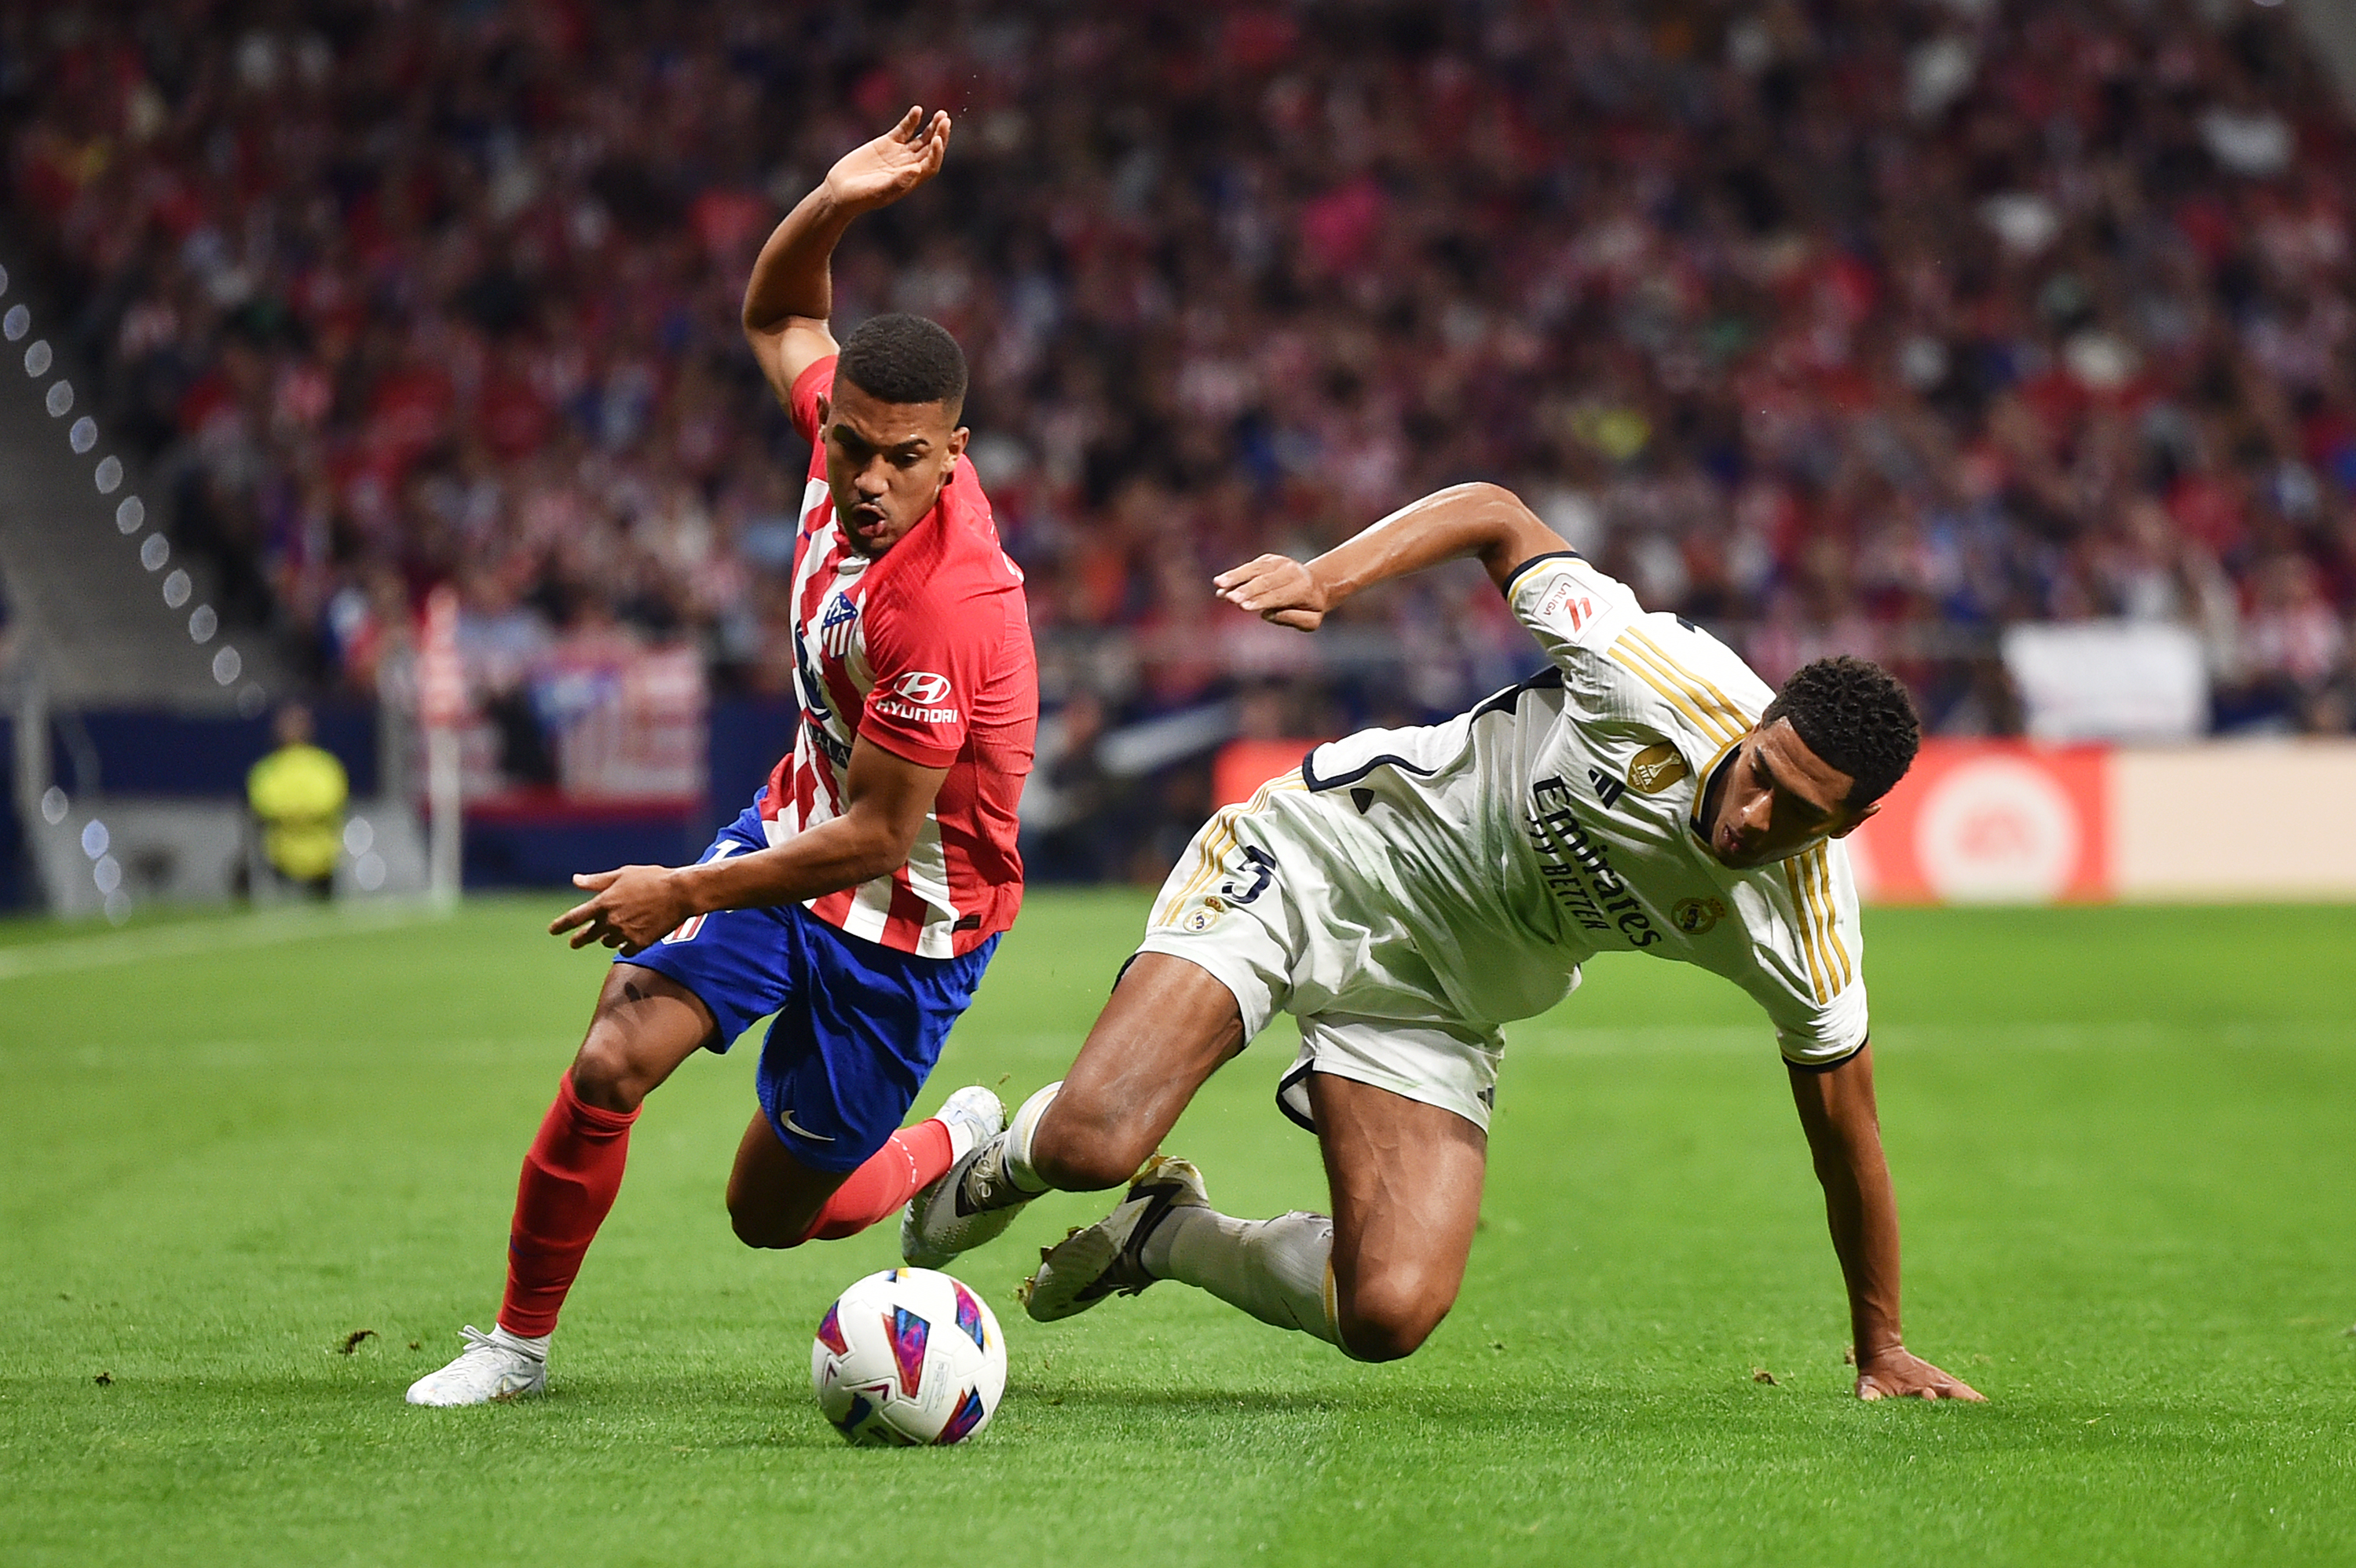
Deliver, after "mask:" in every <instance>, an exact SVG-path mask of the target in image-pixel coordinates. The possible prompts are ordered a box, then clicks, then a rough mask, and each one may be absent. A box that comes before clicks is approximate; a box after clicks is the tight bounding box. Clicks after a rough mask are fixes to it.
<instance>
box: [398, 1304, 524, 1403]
mask: <svg viewBox="0 0 2356 1568" xmlns="http://www.w3.org/2000/svg"><path fill="white" fill-rule="evenodd" d="M464 1336H465V1339H466V1349H464V1350H462V1351H460V1352H459V1354H458V1359H457V1360H455V1361H453V1362H451V1363H450V1364H449V1365H448V1366H446V1367H444V1368H443V1369H442V1370H441V1371H438V1372H428V1373H426V1374H425V1375H424V1376H423V1377H422V1378H420V1379H418V1380H417V1381H415V1382H413V1383H412V1384H410V1385H409V1403H412V1404H439V1405H452V1404H489V1403H491V1402H492V1401H494V1400H510V1399H524V1398H528V1397H530V1395H532V1394H536V1393H546V1392H548V1337H547V1336H546V1335H542V1336H541V1338H539V1339H523V1338H521V1337H520V1336H519V1335H514V1334H510V1333H509V1332H508V1331H507V1330H506V1329H504V1328H492V1330H491V1331H490V1332H489V1333H487V1334H486V1333H484V1332H483V1331H482V1330H481V1329H480V1328H476V1327H475V1326H474V1325H473V1324H471V1323H469V1324H468V1325H466V1329H465V1331H464Z"/></svg>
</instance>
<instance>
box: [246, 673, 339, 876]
mask: <svg viewBox="0 0 2356 1568" xmlns="http://www.w3.org/2000/svg"><path fill="white" fill-rule="evenodd" d="M276 732H277V736H278V749H277V750H276V751H274V752H271V753H270V754H269V755H268V756H266V757H264V758H262V761H260V762H258V763H254V764H253V769H252V772H251V773H247V774H246V779H245V795H246V802H247V805H249V806H250V807H251V808H252V812H253V819H254V821H255V823H256V824H257V825H258V826H259V827H261V829H262V859H263V860H264V861H265V862H266V863H267V865H268V867H269V869H270V871H271V872H272V873H273V874H274V875H276V876H277V877H278V879H279V880H281V881H284V882H285V883H287V884H288V885H289V886H292V887H296V888H300V889H302V890H303V891H305V892H307V893H310V894H311V895H313V896H314V897H316V898H326V897H327V895H328V894H329V893H330V892H332V891H334V889H335V878H336V857H337V855H339V854H341V853H342V852H343V847H344V838H343V833H344V803H345V801H346V800H348V798H349V797H350V794H351V788H350V785H349V784H348V781H347V780H346V779H345V777H344V764H343V763H339V762H337V760H336V758H335V755H334V753H332V752H324V751H321V750H320V749H319V748H318V747H316V746H315V745H313V744H312V743H311V710H310V709H307V708H305V707H304V706H303V705H302V704H300V703H296V702H290V703H288V704H287V705H286V706H285V707H284V708H281V709H279V710H278V718H277V723H276Z"/></svg>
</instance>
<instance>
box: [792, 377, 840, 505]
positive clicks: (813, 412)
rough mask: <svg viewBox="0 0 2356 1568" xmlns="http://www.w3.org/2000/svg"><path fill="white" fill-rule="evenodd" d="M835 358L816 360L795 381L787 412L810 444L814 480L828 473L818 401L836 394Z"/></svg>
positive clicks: (798, 430) (811, 469)
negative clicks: (820, 434)
mask: <svg viewBox="0 0 2356 1568" xmlns="http://www.w3.org/2000/svg"><path fill="white" fill-rule="evenodd" d="M834 361H835V356H833V355H831V354H830V355H828V356H827V357H825V358H823V359H819V360H815V361H813V362H812V363H811V365H810V368H809V369H807V370H805V371H803V372H802V373H801V374H800V375H798V376H797V377H795V378H794V393H793V396H792V397H791V398H789V399H787V401H786V412H787V414H788V415H789V416H791V418H792V420H793V421H794V429H795V431H796V432H798V433H799V434H800V436H801V438H802V439H803V440H804V441H806V442H809V443H810V476H811V477H812V478H816V477H818V476H819V475H822V474H824V473H825V472H826V453H825V451H824V449H822V448H821V447H819V443H818V400H819V399H820V398H824V397H830V396H831V395H832V394H833V392H834Z"/></svg>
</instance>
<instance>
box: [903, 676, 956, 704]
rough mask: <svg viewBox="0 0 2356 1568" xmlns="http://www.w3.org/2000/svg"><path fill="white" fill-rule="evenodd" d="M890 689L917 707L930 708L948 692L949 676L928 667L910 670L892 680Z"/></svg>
mask: <svg viewBox="0 0 2356 1568" xmlns="http://www.w3.org/2000/svg"><path fill="white" fill-rule="evenodd" d="M892 689H893V690H894V692H897V693H898V694H899V695H900V696H902V697H905V698H906V699H908V700H909V701H911V702H913V703H915V704H916V706H918V707H919V708H932V707H936V706H937V705H938V704H939V702H940V700H941V699H942V698H944V697H947V696H948V694H949V677H947V676H945V675H935V674H934V673H933V672H932V671H930V670H928V669H919V670H911V671H909V672H908V673H907V674H906V675H904V676H902V677H900V678H899V679H897V680H895V681H894V682H893V683H892Z"/></svg>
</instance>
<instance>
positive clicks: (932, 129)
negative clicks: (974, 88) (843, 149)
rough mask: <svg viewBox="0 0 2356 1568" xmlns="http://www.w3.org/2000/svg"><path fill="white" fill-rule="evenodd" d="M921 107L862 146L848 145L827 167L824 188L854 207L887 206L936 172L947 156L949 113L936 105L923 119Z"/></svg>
mask: <svg viewBox="0 0 2356 1568" xmlns="http://www.w3.org/2000/svg"><path fill="white" fill-rule="evenodd" d="M924 114H925V112H924V110H923V108H922V107H917V108H912V109H910V110H909V111H908V112H906V113H905V114H903V115H901V116H900V123H898V124H897V125H894V126H893V127H892V129H890V130H889V131H886V132H885V133H883V134H882V135H881V136H878V137H876V138H875V140H873V141H872V142H870V143H868V144H865V145H864V146H859V147H853V148H852V149H851V151H849V152H847V153H845V154H843V155H842V156H841V158H839V159H837V160H836V161H835V165H834V167H832V168H830V169H829V170H828V171H827V173H826V194H827V195H828V196H829V197H832V198H833V199H834V200H835V201H836V202H837V203H839V204H840V205H841V206H843V207H846V208H850V209H851V211H853V212H865V211H868V210H870V209H871V208H878V207H885V206H889V205H890V204H891V203H893V202H895V201H897V200H899V199H900V198H901V197H904V196H905V195H907V194H908V193H909V192H910V191H912V190H914V189H916V187H918V186H920V185H922V184H924V183H925V182H926V180H928V179H930V178H932V177H933V176H935V175H937V174H938V173H940V172H941V160H942V159H944V158H946V157H948V151H949V117H948V111H947V110H936V111H935V112H934V113H933V118H932V122H931V123H929V124H926V123H923V121H924Z"/></svg>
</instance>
